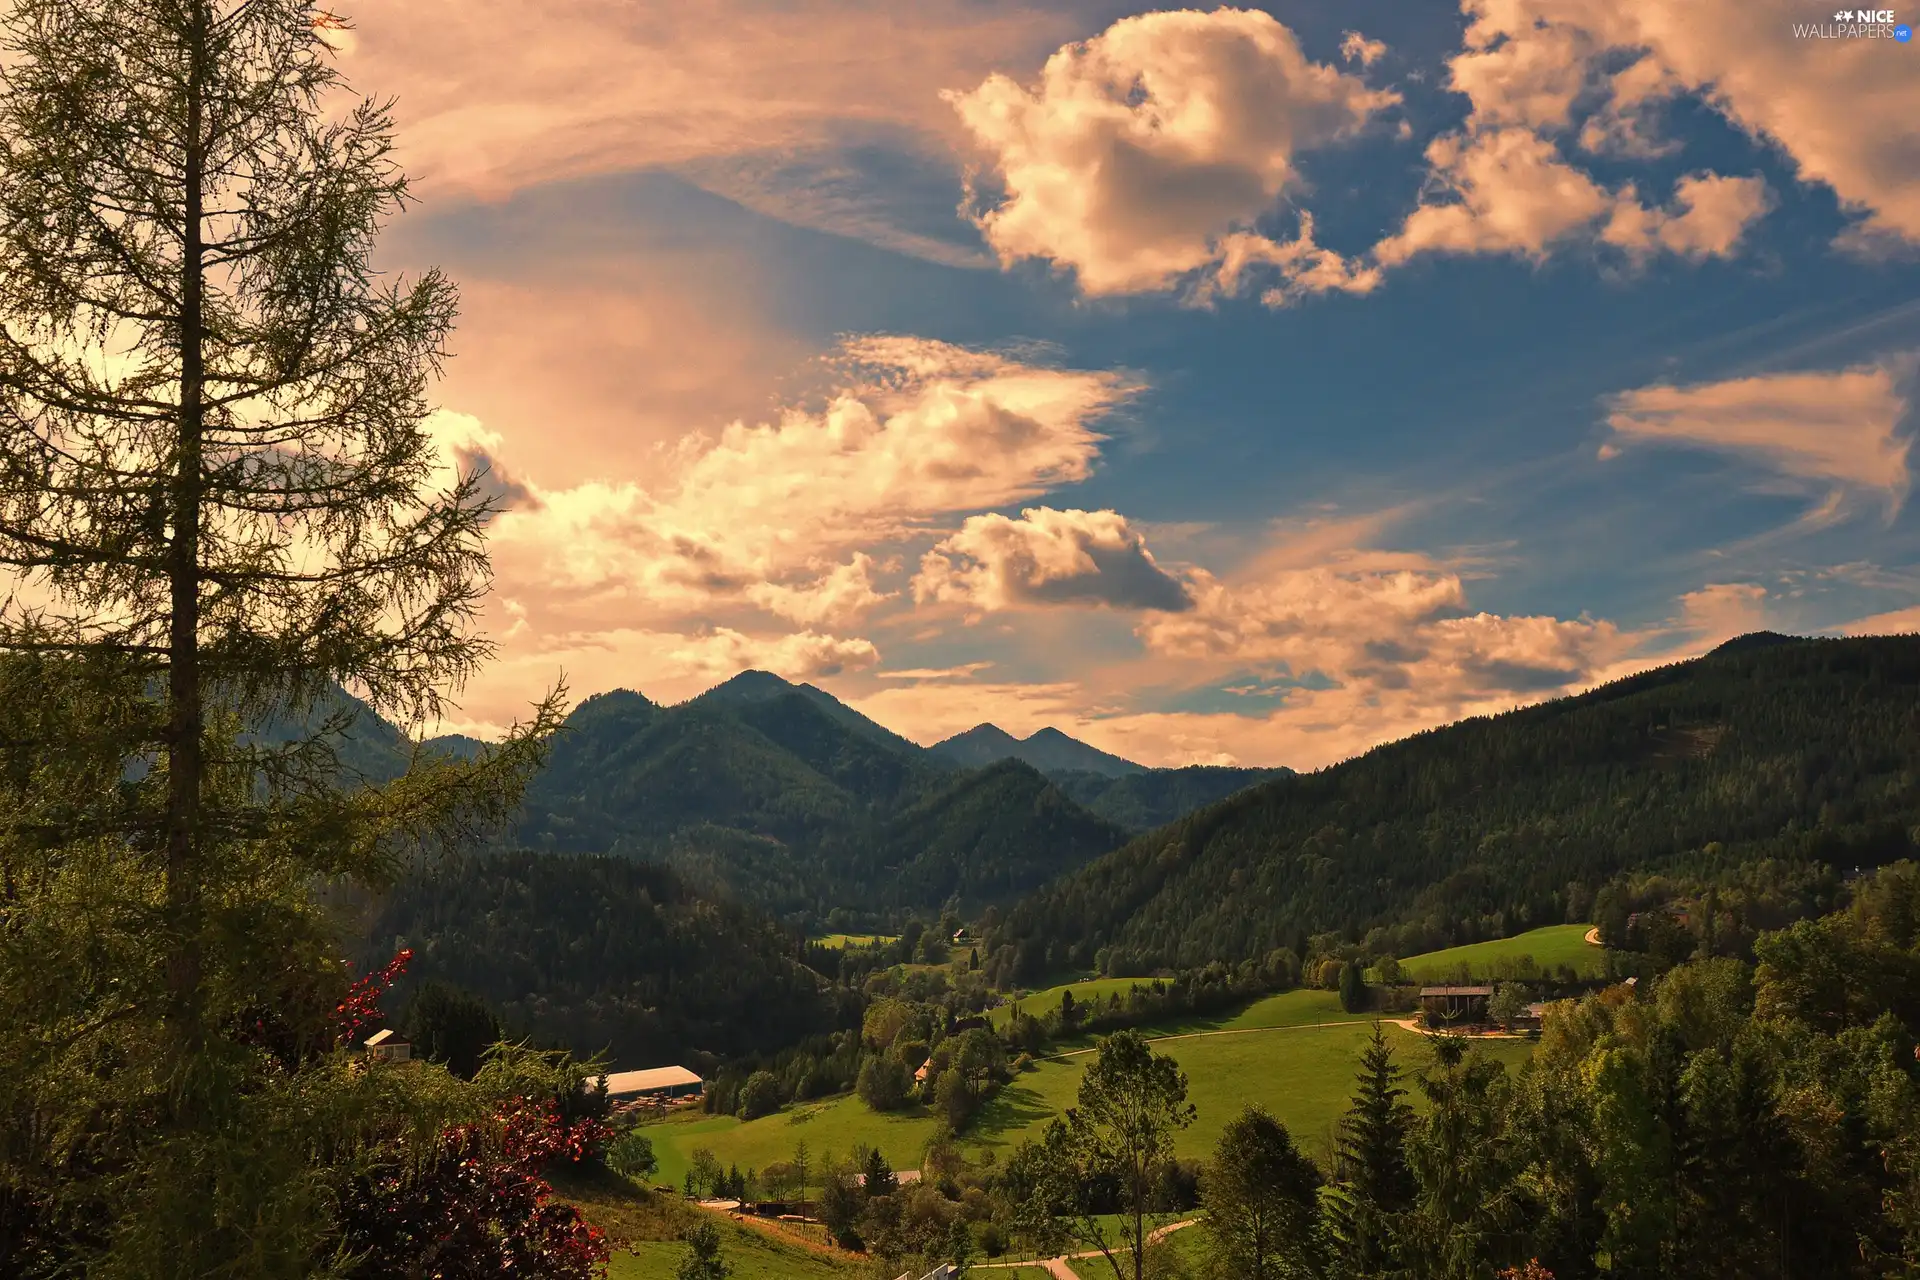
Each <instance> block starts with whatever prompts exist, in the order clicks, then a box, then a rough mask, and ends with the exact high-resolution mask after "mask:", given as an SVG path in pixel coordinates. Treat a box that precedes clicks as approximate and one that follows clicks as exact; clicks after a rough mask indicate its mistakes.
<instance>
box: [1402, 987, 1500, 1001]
mask: <svg viewBox="0 0 1920 1280" xmlns="http://www.w3.org/2000/svg"><path fill="white" fill-rule="evenodd" d="M1492 994H1493V988H1492V987H1422V988H1420V996H1421V998H1422V999H1425V998H1426V997H1428V996H1490V995H1492Z"/></svg>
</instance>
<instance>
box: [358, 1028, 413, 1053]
mask: <svg viewBox="0 0 1920 1280" xmlns="http://www.w3.org/2000/svg"><path fill="white" fill-rule="evenodd" d="M411 1043H412V1041H410V1040H408V1039H407V1038H406V1037H405V1036H403V1035H401V1034H400V1033H399V1032H398V1031H395V1030H394V1029H393V1028H392V1027H387V1028H386V1029H384V1030H381V1031H376V1032H374V1033H373V1034H372V1035H370V1036H368V1037H367V1040H366V1045H367V1048H369V1049H377V1048H379V1047H381V1046H382V1045H389V1044H411Z"/></svg>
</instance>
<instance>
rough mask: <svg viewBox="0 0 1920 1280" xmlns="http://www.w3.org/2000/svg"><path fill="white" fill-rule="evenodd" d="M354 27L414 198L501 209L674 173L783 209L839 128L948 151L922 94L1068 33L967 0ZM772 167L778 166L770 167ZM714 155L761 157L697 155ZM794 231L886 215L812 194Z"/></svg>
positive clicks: (821, 175) (835, 148) (452, 8)
mask: <svg viewBox="0 0 1920 1280" xmlns="http://www.w3.org/2000/svg"><path fill="white" fill-rule="evenodd" d="M353 18H354V21H355V25H356V28H357V30H356V31H355V32H354V33H352V39H351V40H350V41H343V42H342V43H343V45H347V46H350V47H346V48H344V49H343V63H344V65H345V68H346V70H347V72H348V74H349V75H350V77H351V78H352V80H353V81H354V83H355V85H356V86H357V87H359V88H360V89H361V90H362V91H364V92H371V93H373V94H375V95H386V94H394V95H397V96H398V98H399V112H398V114H399V119H400V123H401V137H400V156H399V158H400V160H401V163H402V164H403V165H404V166H405V167H406V168H407V170H408V171H409V172H410V173H412V174H413V175H414V176H415V177H417V178H418V179H420V181H421V183H422V187H423V189H424V190H426V191H429V192H434V193H440V192H449V191H450V192H455V193H459V194H472V195H478V196H481V197H482V198H486V199H499V198H501V197H503V196H505V195H507V194H508V193H510V192H512V191H515V190H518V189H521V188H524V187H527V186H531V185H535V184H539V183H548V182H555V181H559V180H564V179H569V178H577V177H582V176H586V175H593V174H603V173H610V172H620V171H632V170H638V169H648V168H661V167H672V168H676V169H680V170H682V171H684V172H686V173H688V174H690V175H692V176H694V177H695V179H696V180H701V179H704V178H709V177H711V178H714V179H717V180H718V181H720V182H721V184H722V185H723V186H727V187H729V188H730V189H731V194H733V195H736V196H739V197H741V198H743V199H745V200H746V201H747V202H749V203H751V204H753V205H754V207H756V208H764V209H765V210H766V211H768V212H769V213H771V214H772V216H776V217H779V216H783V211H782V204H781V202H780V201H779V200H778V199H776V198H757V197H766V196H772V195H773V194H775V193H777V192H778V191H780V190H783V189H791V190H795V191H798V192H801V193H803V194H804V193H807V192H816V191H818V190H819V188H820V186H821V183H822V182H823V181H826V182H829V183H831V181H832V180H833V179H832V176H831V175H833V174H834V173H836V172H840V171H842V170H843V169H844V166H845V163H846V158H847V147H846V136H847V135H848V133H849V132H850V131H851V132H854V133H856V134H857V133H860V132H861V131H862V130H871V129H874V128H882V129H889V130H893V131H895V132H896V133H898V134H901V135H905V136H907V137H908V138H909V142H908V145H910V146H915V147H918V148H920V149H923V150H925V151H927V152H935V151H944V150H945V143H944V139H945V138H946V136H947V135H949V134H950V133H952V132H953V124H952V117H951V115H950V113H948V112H947V111H946V110H945V109H944V108H943V107H942V105H941V104H940V102H939V100H938V98H937V97H935V95H934V90H936V89H938V88H940V87H942V86H950V85H964V84H972V83H977V82H978V81H979V79H980V78H981V77H982V76H984V75H985V74H987V72H988V70H989V69H990V68H992V67H994V66H997V65H1006V64H1007V63H1008V62H1009V61H1015V62H1020V63H1025V62H1027V61H1028V60H1029V59H1037V57H1038V56H1039V55H1041V54H1042V53H1044V52H1045V51H1046V50H1048V49H1051V48H1053V47H1054V46H1056V45H1058V44H1059V43H1060V41H1061V40H1062V39H1065V38H1067V36H1068V35H1069V34H1070V32H1071V30H1072V27H1073V22H1074V18H1073V15H1072V14H1070V13H1061V12H1058V11H1055V10H1053V9H1050V8H1049V7H1047V6H1043V5H1032V6H1026V5H1021V4H1017V3H1008V4H993V5H980V4H975V3H971V2H970V0H917V2H916V3H915V4H914V5H913V11H912V20H911V21H902V20H901V17H900V11H899V9H898V7H897V6H896V5H895V4H892V3H890V2H889V0H794V2H793V3H782V4H778V5H770V4H765V3H762V2H761V0H706V2H704V3H701V4H681V3H668V2H666V0H550V2H549V3H546V4H542V5H540V6H538V7H537V8H531V9H530V8H529V7H527V6H525V5H521V4H509V3H507V2H506V0H363V2H362V3H360V4H358V5H356V6H355V7H354V14H353ZM880 48H884V49H885V50H886V56H885V57H884V58H868V57H861V56H848V51H850V50H872V49H880ZM774 156H784V157H786V160H785V161H784V162H775V163H774V164H773V166H772V168H771V169H770V168H769V167H768V162H769V160H770V158H771V157H774ZM725 157H752V158H753V160H752V162H751V163H750V164H749V165H748V166H747V167H746V168H745V169H740V168H733V167H729V166H725V165H722V166H717V167H714V166H710V165H709V164H708V163H707V162H710V161H712V160H714V159H715V158H725ZM794 220H797V221H801V222H803V223H815V224H817V223H819V222H821V221H824V222H825V223H827V224H828V226H829V228H830V229H836V230H842V231H844V232H847V233H850V234H855V235H859V234H862V233H863V232H866V231H870V230H872V229H873V227H874V225H875V224H876V223H880V224H884V221H885V220H884V219H883V218H879V217H878V216H877V215H876V213H875V212H874V210H873V208H872V206H871V205H870V204H869V205H867V206H865V207H862V208H856V207H853V206H844V207H834V206H833V205H832V202H831V201H829V202H827V204H826V205H825V206H823V205H822V203H821V202H820V201H819V200H814V199H802V200H800V201H799V202H798V208H797V211H796V216H795V218H794ZM896 247H903V248H908V249H912V248H913V247H914V246H913V245H911V244H899V245H897V246H896Z"/></svg>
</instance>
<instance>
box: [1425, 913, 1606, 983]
mask: <svg viewBox="0 0 1920 1280" xmlns="http://www.w3.org/2000/svg"><path fill="white" fill-rule="evenodd" d="M1591 927H1592V926H1591V925H1584V924H1550V925H1548V926H1547V927H1546V928H1544V929H1530V930H1528V931H1527V932H1526V933H1521V934H1515V935H1514V936H1513V937H1511V938H1496V939H1494V940H1493V941H1491V942H1472V943H1468V944H1467V945H1466V946H1464V947H1448V948H1447V949H1446V950H1444V951H1429V952H1427V953H1426V954H1425V955H1418V956H1409V957H1408V958H1407V959H1405V960H1402V961H1401V962H1400V972H1401V973H1402V974H1403V975H1404V976H1405V977H1406V978H1407V980H1409V981H1413V982H1444V981H1446V980H1447V979H1448V978H1451V977H1455V976H1457V975H1458V974H1459V972H1460V971H1461V969H1462V968H1464V969H1465V971H1466V973H1467V975H1468V976H1469V977H1474V978H1485V977H1491V976H1494V966H1495V965H1496V963H1497V962H1499V961H1502V960H1506V961H1512V960H1517V959H1519V958H1520V957H1521V956H1532V957H1533V962H1534V963H1535V964H1537V965H1539V966H1540V969H1541V971H1542V972H1543V973H1545V974H1547V975H1551V974H1552V973H1553V972H1554V971H1555V970H1556V969H1558V968H1559V967H1560V966H1561V965H1563V964H1564V965H1570V966H1572V968H1573V969H1574V970H1575V971H1576V972H1577V973H1579V974H1580V976H1581V977H1583V978H1598V977H1602V976H1604V974H1605V973H1606V952H1605V951H1603V950H1602V949H1601V948H1599V947H1590V946H1588V945H1587V942H1586V936H1587V930H1588V929H1590V928H1591Z"/></svg>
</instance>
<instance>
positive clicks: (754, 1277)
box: [607, 1222, 868, 1280]
mask: <svg viewBox="0 0 1920 1280" xmlns="http://www.w3.org/2000/svg"><path fill="white" fill-rule="evenodd" d="M722 1235H723V1243H722V1244H721V1247H720V1252H721V1256H722V1257H723V1258H725V1259H726V1261H727V1264H728V1265H729V1266H731V1267H732V1268H733V1280H850V1278H851V1277H854V1276H865V1275H866V1274H868V1270H867V1267H866V1265H865V1264H864V1263H858V1262H836V1261H833V1260H831V1259H828V1258H824V1257H821V1256H820V1255H819V1254H816V1253H813V1252H811V1251H809V1250H807V1249H803V1248H801V1247H800V1246H798V1245H790V1244H787V1243H785V1242H783V1241H779V1240H773V1239H770V1238H768V1237H767V1236H765V1235H762V1234H761V1233H760V1232H758V1231H754V1230H752V1229H751V1228H748V1227H742V1226H738V1225H735V1224H733V1223H730V1222H729V1223H726V1224H725V1225H724V1229H723V1232H722ZM686 1255H687V1246H686V1245H684V1244H681V1243H680V1242H679V1241H677V1240H647V1241H642V1242H639V1243H636V1244H633V1245H631V1246H630V1247H628V1248H626V1249H622V1250H620V1251H618V1252H616V1253H615V1254H614V1255H613V1257H612V1258H611V1259H609V1260H608V1263H607V1280H666V1277H668V1276H671V1275H672V1274H673V1273H674V1272H675V1271H676V1270H677V1269H678V1268H679V1266H680V1260H681V1259H682V1258H684V1257H686Z"/></svg>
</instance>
